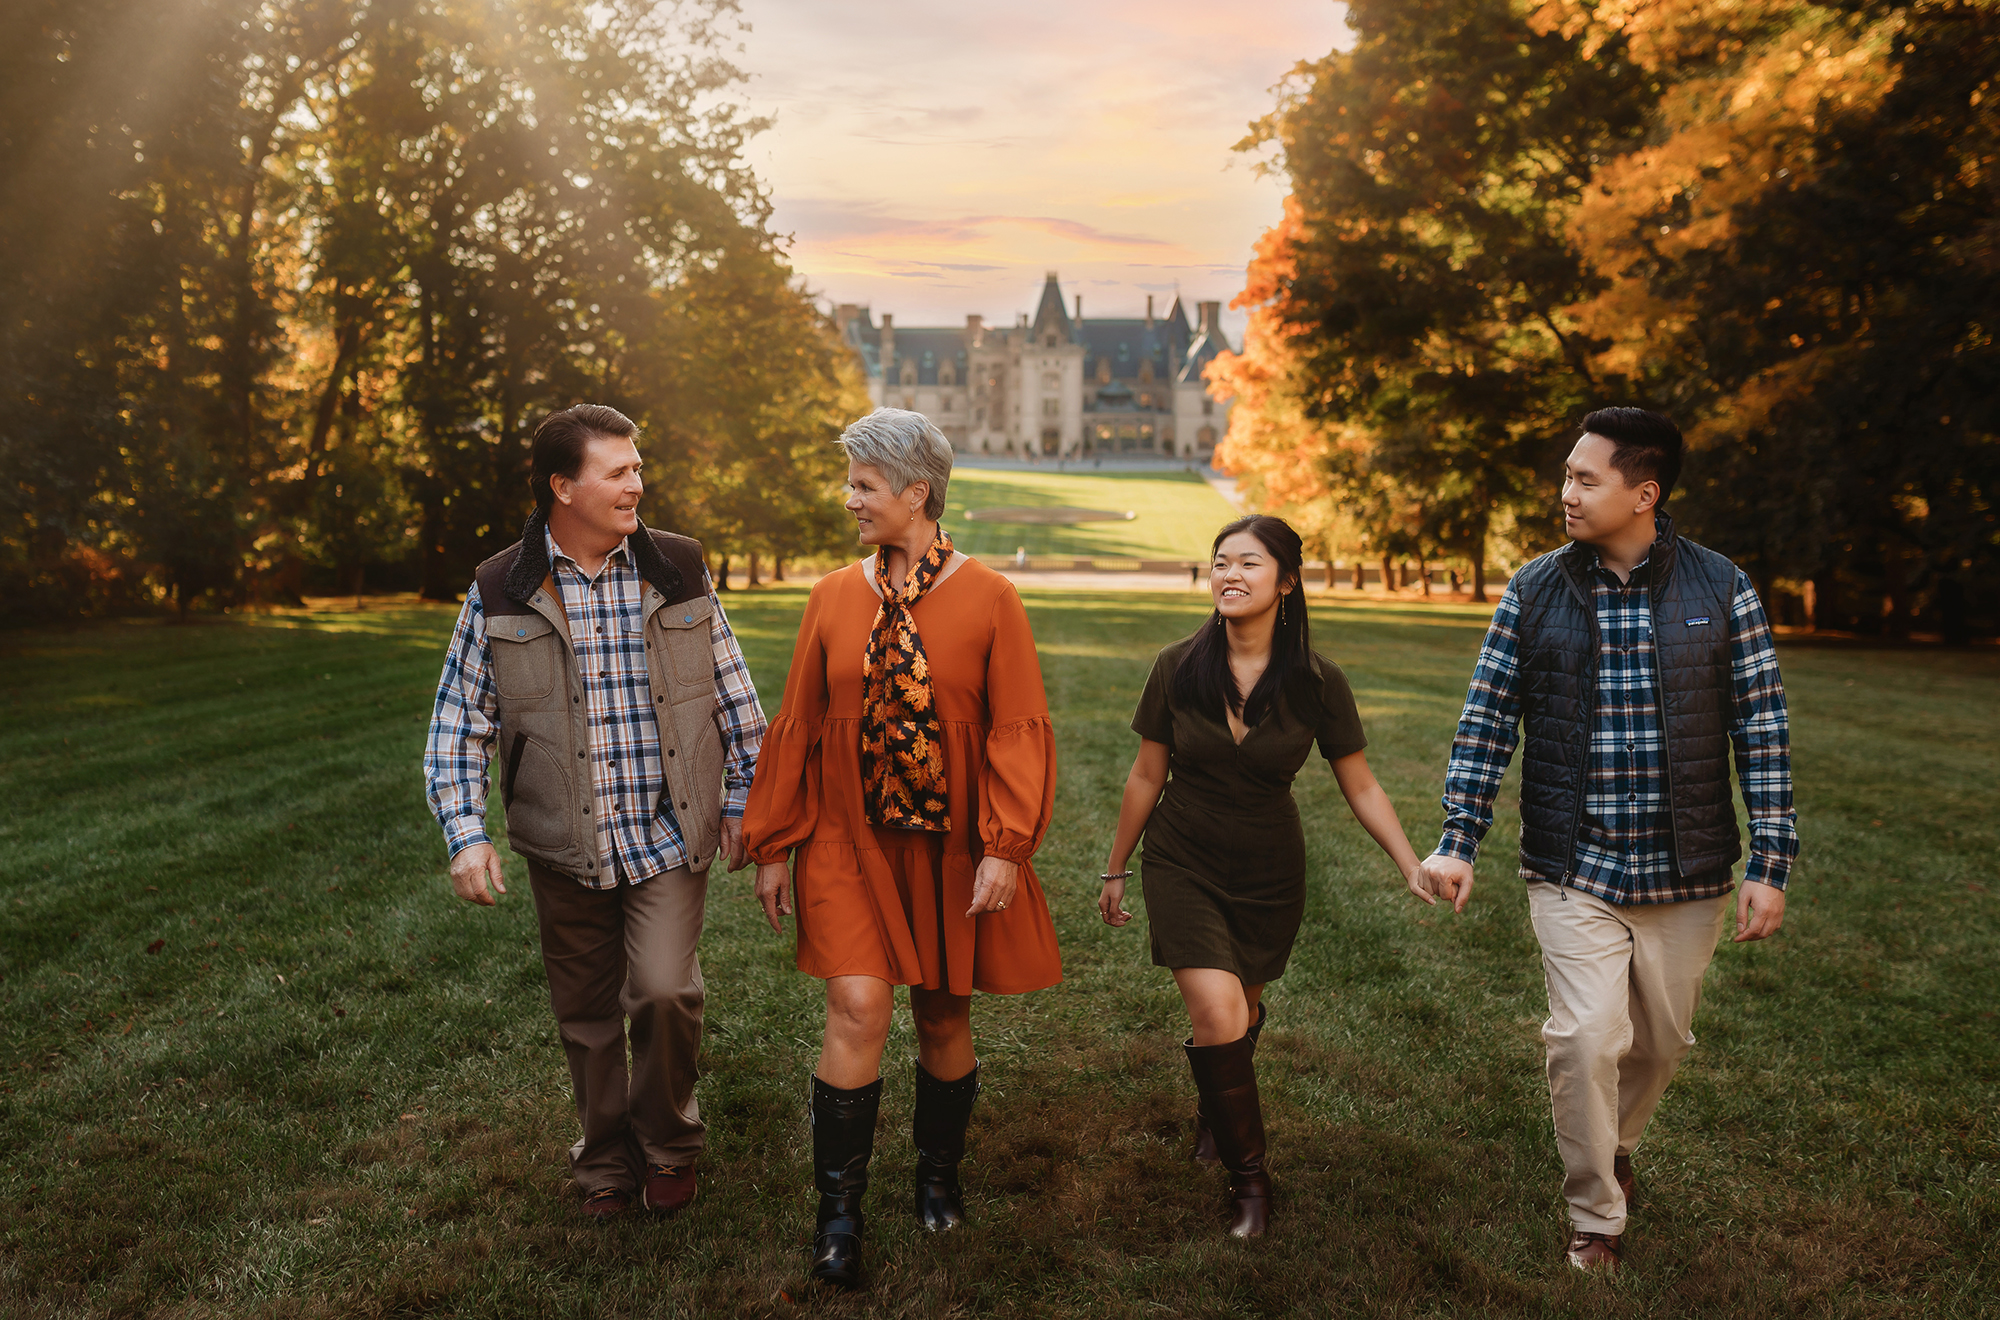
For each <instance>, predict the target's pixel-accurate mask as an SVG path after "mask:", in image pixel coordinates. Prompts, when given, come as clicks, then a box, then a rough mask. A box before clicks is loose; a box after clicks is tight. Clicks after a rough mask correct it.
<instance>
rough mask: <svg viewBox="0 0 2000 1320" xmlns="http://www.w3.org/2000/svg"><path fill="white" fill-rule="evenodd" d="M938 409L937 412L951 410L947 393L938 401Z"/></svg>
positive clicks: (949, 397)
mask: <svg viewBox="0 0 2000 1320" xmlns="http://www.w3.org/2000/svg"><path fill="white" fill-rule="evenodd" d="M938 411H939V412H950V411H951V396H950V395H949V394H947V395H945V396H944V398H942V399H940V400H939V401H938Z"/></svg>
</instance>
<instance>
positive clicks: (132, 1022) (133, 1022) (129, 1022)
mask: <svg viewBox="0 0 2000 1320" xmlns="http://www.w3.org/2000/svg"><path fill="white" fill-rule="evenodd" d="M138 1024H139V1019H138V1018H126V1019H125V1030H123V1031H121V1032H119V1033H118V1034H119V1035H121V1036H129V1035H131V1034H132V1028H133V1027H135V1026H137V1025H138Z"/></svg>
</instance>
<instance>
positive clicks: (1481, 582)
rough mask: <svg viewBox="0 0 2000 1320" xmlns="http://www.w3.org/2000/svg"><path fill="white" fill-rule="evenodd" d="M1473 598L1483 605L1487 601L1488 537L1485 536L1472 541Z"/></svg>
mask: <svg viewBox="0 0 2000 1320" xmlns="http://www.w3.org/2000/svg"><path fill="white" fill-rule="evenodd" d="M1472 598H1473V599H1474V600H1476V601H1478V602H1479V603H1480V604H1481V605H1484V604H1485V603H1486V538H1485V537H1483V536H1482V537H1479V538H1478V539H1477V540H1475V541H1474V542H1473V543H1472Z"/></svg>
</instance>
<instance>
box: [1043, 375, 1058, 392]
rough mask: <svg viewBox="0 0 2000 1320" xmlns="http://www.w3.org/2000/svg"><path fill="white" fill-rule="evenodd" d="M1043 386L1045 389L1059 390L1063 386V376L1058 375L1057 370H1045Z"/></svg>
mask: <svg viewBox="0 0 2000 1320" xmlns="http://www.w3.org/2000/svg"><path fill="white" fill-rule="evenodd" d="M1042 388H1043V389H1045V390H1059V389H1061V388H1062V377H1061V376H1058V375H1056V373H1055V372H1053V371H1045V372H1043V373H1042Z"/></svg>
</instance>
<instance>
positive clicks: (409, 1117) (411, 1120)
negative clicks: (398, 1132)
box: [402, 1114, 417, 1123]
mask: <svg viewBox="0 0 2000 1320" xmlns="http://www.w3.org/2000/svg"><path fill="white" fill-rule="evenodd" d="M402 1121H403V1122H405V1123H414V1122H416V1121H417V1116H416V1115H415V1114H405V1115H403V1117H402Z"/></svg>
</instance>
